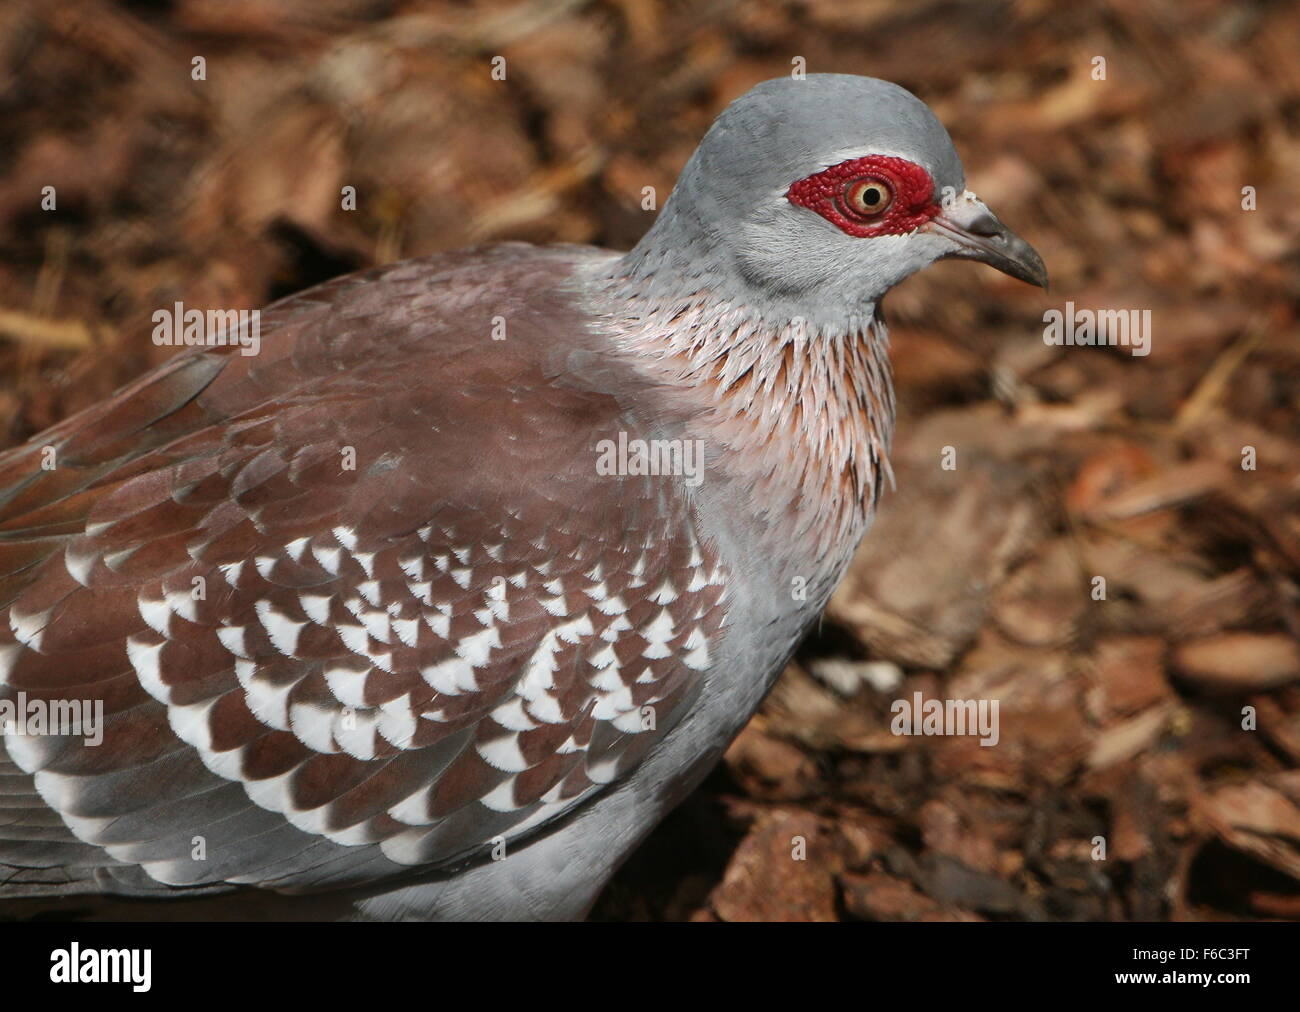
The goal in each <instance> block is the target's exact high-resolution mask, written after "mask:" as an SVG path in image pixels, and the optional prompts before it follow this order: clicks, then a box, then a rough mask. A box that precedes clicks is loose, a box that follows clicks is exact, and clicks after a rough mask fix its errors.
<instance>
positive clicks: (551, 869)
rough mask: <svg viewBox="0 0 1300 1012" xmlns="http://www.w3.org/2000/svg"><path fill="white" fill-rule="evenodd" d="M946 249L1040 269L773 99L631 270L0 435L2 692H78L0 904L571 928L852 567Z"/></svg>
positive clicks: (427, 314)
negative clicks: (912, 305)
mask: <svg viewBox="0 0 1300 1012" xmlns="http://www.w3.org/2000/svg"><path fill="white" fill-rule="evenodd" d="M944 257H962V258H966V259H971V260H978V261H981V262H983V263H986V264H990V265H992V266H994V267H996V268H997V269H998V270H1001V271H1003V272H1005V273H1007V274H1010V275H1012V276H1014V277H1017V278H1020V279H1023V280H1025V281H1029V282H1033V283H1035V284H1044V283H1045V281H1046V274H1045V271H1044V268H1043V264H1042V262H1041V260H1040V259H1039V258H1038V256H1037V254H1035V253H1034V251H1033V250H1032V249H1031V248H1030V246H1029V245H1028V244H1027V243H1025V242H1024V241H1023V240H1022V239H1020V238H1019V237H1017V236H1016V235H1014V234H1013V233H1012V232H1010V231H1009V230H1007V229H1006V228H1005V227H1004V226H1003V225H1002V224H1001V223H1000V222H999V221H998V220H997V219H996V218H995V217H994V216H993V215H992V214H991V213H990V212H989V210H988V209H987V208H986V207H985V206H984V205H983V204H982V203H981V202H980V201H979V199H978V198H976V197H975V195H974V194H972V193H969V192H968V191H967V190H966V188H965V185H964V179H963V173H962V166H961V162H960V161H959V159H958V157H957V154H956V152H955V151H954V149H953V146H952V143H951V141H950V139H949V137H948V134H947V133H946V131H945V130H944V128H943V126H942V125H940V123H939V122H938V120H937V119H936V118H935V117H934V115H933V114H932V113H931V112H930V111H929V109H927V108H926V106H925V105H924V104H922V103H921V102H920V101H919V100H917V99H916V98H915V97H913V96H912V95H911V94H910V93H908V92H907V91H904V90H903V89H902V88H899V87H897V86H895V85H893V84H889V83H887V82H884V81H878V80H873V79H870V78H863V77H855V76H847V75H831V74H826V75H809V76H808V77H807V78H806V79H804V80H793V79H781V80H773V81H768V82H766V83H764V84H761V85H759V86H758V87H756V88H754V89H753V90H752V91H750V92H748V93H747V94H746V95H744V96H743V97H742V98H740V99H739V100H737V101H736V102H734V103H733V104H732V105H731V106H730V107H728V108H727V109H726V111H725V112H723V114H722V115H721V116H720V117H719V118H718V120H717V121H716V122H715V123H714V124H713V126H712V127H711V129H710V130H709V131H708V133H707V134H706V136H705V137H704V139H703V141H702V142H701V143H700V146H699V148H698V149H697V150H696V152H695V154H694V156H693V157H692V158H691V159H690V161H689V163H688V164H687V165H686V168H685V170H684V171H683V173H682V175H681V178H680V180H679V182H678V185H677V187H676V189H675V191H674V192H673V194H672V197H671V199H670V200H669V201H668V202H667V204H666V205H665V207H664V209H663V211H662V213H661V214H660V215H659V217H658V220H657V221H656V222H655V224H654V226H653V227H652V228H651V229H650V231H649V233H648V234H647V235H646V236H645V238H644V239H642V240H641V242H639V243H638V244H637V245H636V248H635V249H633V250H632V251H631V252H629V253H625V254H624V253H616V252H610V251H607V250H602V249H594V248H589V247H580V246H551V247H544V248H538V247H533V246H528V245H523V244H504V245H496V246H490V247H484V248H477V249H470V250H460V251H457V252H453V253H446V254H441V255H437V256H431V257H426V258H422V259H418V260H411V261H406V262H403V263H397V264H392V265H388V266H383V267H378V268H375V269H373V270H367V271H363V272H361V273H359V274H354V275H351V276H348V277H344V278H339V279H337V280H334V281H330V282H328V283H326V284H323V285H321V286H319V287H317V288H313V289H311V290H310V291H307V292H304V293H302V294H300V295H297V296H294V297H292V298H288V299H285V300H283V301H281V302H278V303H276V304H275V305H274V306H272V307H270V308H269V309H267V310H265V311H264V312H263V314H262V318H261V351H260V354H258V355H255V356H246V355H243V354H240V353H239V350H238V347H237V346H225V347H208V348H198V349H191V350H188V351H184V352H182V353H179V354H178V355H177V356H176V357H175V358H173V359H172V360H171V361H169V362H168V363H167V364H166V365H164V366H162V367H161V368H159V369H155V370H154V371H153V372H151V373H149V374H147V375H145V376H144V377H142V378H141V379H139V380H138V381H136V382H134V383H132V384H131V385H129V386H127V387H125V388H124V389H122V390H121V391H119V392H118V393H117V394H115V395H114V396H113V397H111V398H110V399H109V400H107V401H105V402H103V403H101V404H98V405H96V406H94V407H92V408H90V409H88V410H86V411H83V412H81V413H80V414H78V415H76V416H75V417H72V418H70V419H68V420H67V421H65V422H63V423H62V424H60V425H57V426H55V427H54V428H52V429H50V430H48V431H47V432H44V433H42V434H40V435H39V436H37V437H36V438H35V439H33V440H32V441H30V442H29V443H28V444H26V445H24V446H21V447H18V448H16V449H13V450H11V451H9V452H7V453H5V454H3V455H2V456H0V504H2V505H0V603H2V604H3V606H4V607H5V609H6V612H7V621H5V622H3V623H0V702H2V701H4V700H8V701H9V703H10V709H9V710H8V711H7V712H9V713H10V715H11V717H12V716H13V715H14V714H19V715H20V716H22V715H25V714H30V713H35V712H36V710H38V709H39V708H40V707H42V706H43V707H45V712H46V713H48V714H54V713H56V712H57V706H56V704H59V703H61V702H66V703H68V704H69V705H70V704H71V702H72V701H85V702H86V704H87V705H89V704H90V703H91V702H101V703H102V706H103V715H104V717H103V725H102V727H101V728H99V731H98V734H99V735H102V741H101V742H99V743H95V742H94V741H93V740H92V735H90V734H88V733H87V730H88V729H87V727H85V726H82V727H78V728H71V730H72V731H77V732H81V733H57V734H55V733H39V731H40V728H39V727H37V728H36V730H35V732H33V727H32V726H27V725H24V727H23V730H25V731H26V733H22V734H20V733H18V730H19V728H18V726H17V723H15V722H14V721H13V720H12V719H11V720H9V721H8V722H7V728H6V732H5V733H4V737H3V742H4V746H5V748H4V750H3V751H2V752H0V913H4V912H6V910H9V911H18V912H22V911H24V910H26V909H28V908H29V907H30V906H31V905H32V904H35V905H37V906H41V905H49V904H55V905H56V906H58V905H59V904H62V905H63V906H64V907H66V905H67V902H68V897H74V898H76V900H77V901H78V902H80V903H83V904H84V903H85V901H86V900H87V899H88V895H90V894H93V895H94V896H96V897H100V898H101V899H100V900H99V901H100V902H102V897H105V896H107V897H132V898H137V899H139V898H145V899H153V898H157V899H167V900H171V901H176V900H177V899H178V898H180V899H181V900H184V899H186V898H195V897H197V898H198V900H197V902H198V903H199V904H200V906H202V904H204V903H206V904H208V906H209V913H207V914H205V916H263V915H264V914H260V913H252V911H253V910H268V909H269V910H273V911H274V912H275V913H274V915H275V916H284V917H295V916H301V917H322V918H323V917H339V918H343V917H349V918H364V919H378V918H388V919H394V918H482V919H489V918H515V919H560V918H574V917H581V916H583V915H584V913H585V912H586V911H587V909H588V908H589V907H590V905H591V903H592V902H593V901H594V899H595V897H596V895H597V894H598V892H599V890H600V889H601V887H602V885H603V884H604V883H605V882H606V881H607V880H608V878H609V877H610V875H611V874H612V873H613V872H614V870H615V869H616V868H617V867H618V865H619V863H620V862H621V861H622V860H623V859H624V858H625V857H626V856H627V855H628V854H629V852H630V851H631V850H632V849H633V848H634V847H636V845H637V843H638V842H639V841H640V840H642V839H643V838H644V837H645V836H646V834H647V833H648V832H649V831H650V830H651V829H652V828H653V827H654V825H655V824H656V822H658V821H659V820H660V819H661V818H662V817H663V816H664V815H665V813H667V812H668V811H669V810H670V809H671V808H672V807H673V806H674V805H675V804H677V803H678V802H679V801H680V800H681V799H682V798H683V797H684V796H685V795H686V794H687V793H688V792H689V791H691V789H692V788H693V787H694V786H695V785H696V784H697V783H698V782H699V781H700V779H701V778H702V777H703V775H704V774H705V773H706V772H707V771H708V769H709V768H710V767H711V766H712V765H713V764H714V763H715V762H716V760H717V759H718V757H719V756H720V755H721V753H722V751H723V750H724V749H725V748H726V746H727V744H728V743H729V742H730V741H731V740H732V738H733V737H734V736H735V735H736V734H737V733H738V732H739V730H740V729H741V727H742V726H743V725H744V724H745V722H746V721H747V720H748V719H749V717H750V715H751V714H752V713H753V712H754V710H755V708H756V707H757V706H758V705H759V702H760V701H761V700H762V698H763V696H764V694H765V693H766V692H767V691H768V689H769V688H770V687H771V685H772V683H773V682H774V680H775V679H776V678H777V676H778V675H779V674H780V672H781V670H782V667H783V665H784V664H785V663H786V661H787V659H788V658H789V656H790V654H791V652H792V651H793V650H794V648H795V646H796V644H797V643H798V642H799V640H800V638H801V637H802V636H803V635H804V633H805V631H806V630H807V629H808V628H809V626H810V625H811V624H812V623H814V622H815V621H816V619H817V618H818V615H819V614H820V612H821V610H822V608H823V606H824V605H825V603H826V600H827V598H828V596H829V595H830V593H831V591H832V590H833V589H834V587H835V585H836V584H837V582H838V581H839V580H840V578H841V576H842V574H843V573H844V570H845V567H846V566H847V564H848V562H849V559H850V556H851V555H852V553H853V550H854V548H855V546H856V545H857V543H858V541H859V539H860V538H861V537H862V536H863V534H864V533H865V531H866V530H867V527H868V525H869V523H870V520H871V517H872V514H873V511H874V509H875V506H876V503H877V500H878V498H879V495H880V491H881V485H882V482H883V481H884V479H885V477H886V475H887V474H888V463H887V457H886V455H887V452H888V449H889V442H890V433H891V428H892V423H893V393H892V389H891V384H890V373H889V364H888V360H887V356H886V345H887V341H886V334H885V328H884V324H883V321H882V319H881V316H880V313H879V307H880V302H881V298H882V296H884V294H885V293H886V292H887V291H888V290H889V289H890V287H891V286H893V285H895V284H897V283H898V282H899V281H902V280H903V279H904V278H906V277H908V276H909V275H911V274H913V273H914V272H916V271H918V270H920V269H921V268H923V267H925V266H926V265H928V264H930V263H932V262H933V261H935V260H939V259H941V258H944ZM696 453H698V457H697V458H695V463H696V465H697V466H696V467H694V468H692V466H691V461H692V458H693V456H694V455H695V454H696ZM349 455H350V456H349ZM349 459H351V460H353V461H355V466H354V467H349V466H348V461H349ZM20 703H21V704H22V706H21V708H20V707H19V704H20ZM66 712H71V711H65V713H66ZM53 729H55V728H54V726H53V724H52V723H51V725H50V730H53ZM69 730H70V729H69V728H68V727H63V728H62V731H64V732H68V731H69ZM210 897H214V898H210ZM172 909H175V910H183V911H185V912H184V914H183V916H193V910H194V907H193V906H192V905H191V904H187V903H185V902H180V903H176V902H171V903H157V904H152V905H150V906H149V913H148V915H147V916H157V917H167V916H170V915H169V913H168V911H169V910H172ZM136 916H140V914H139V913H138V912H137V914H136Z"/></svg>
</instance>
